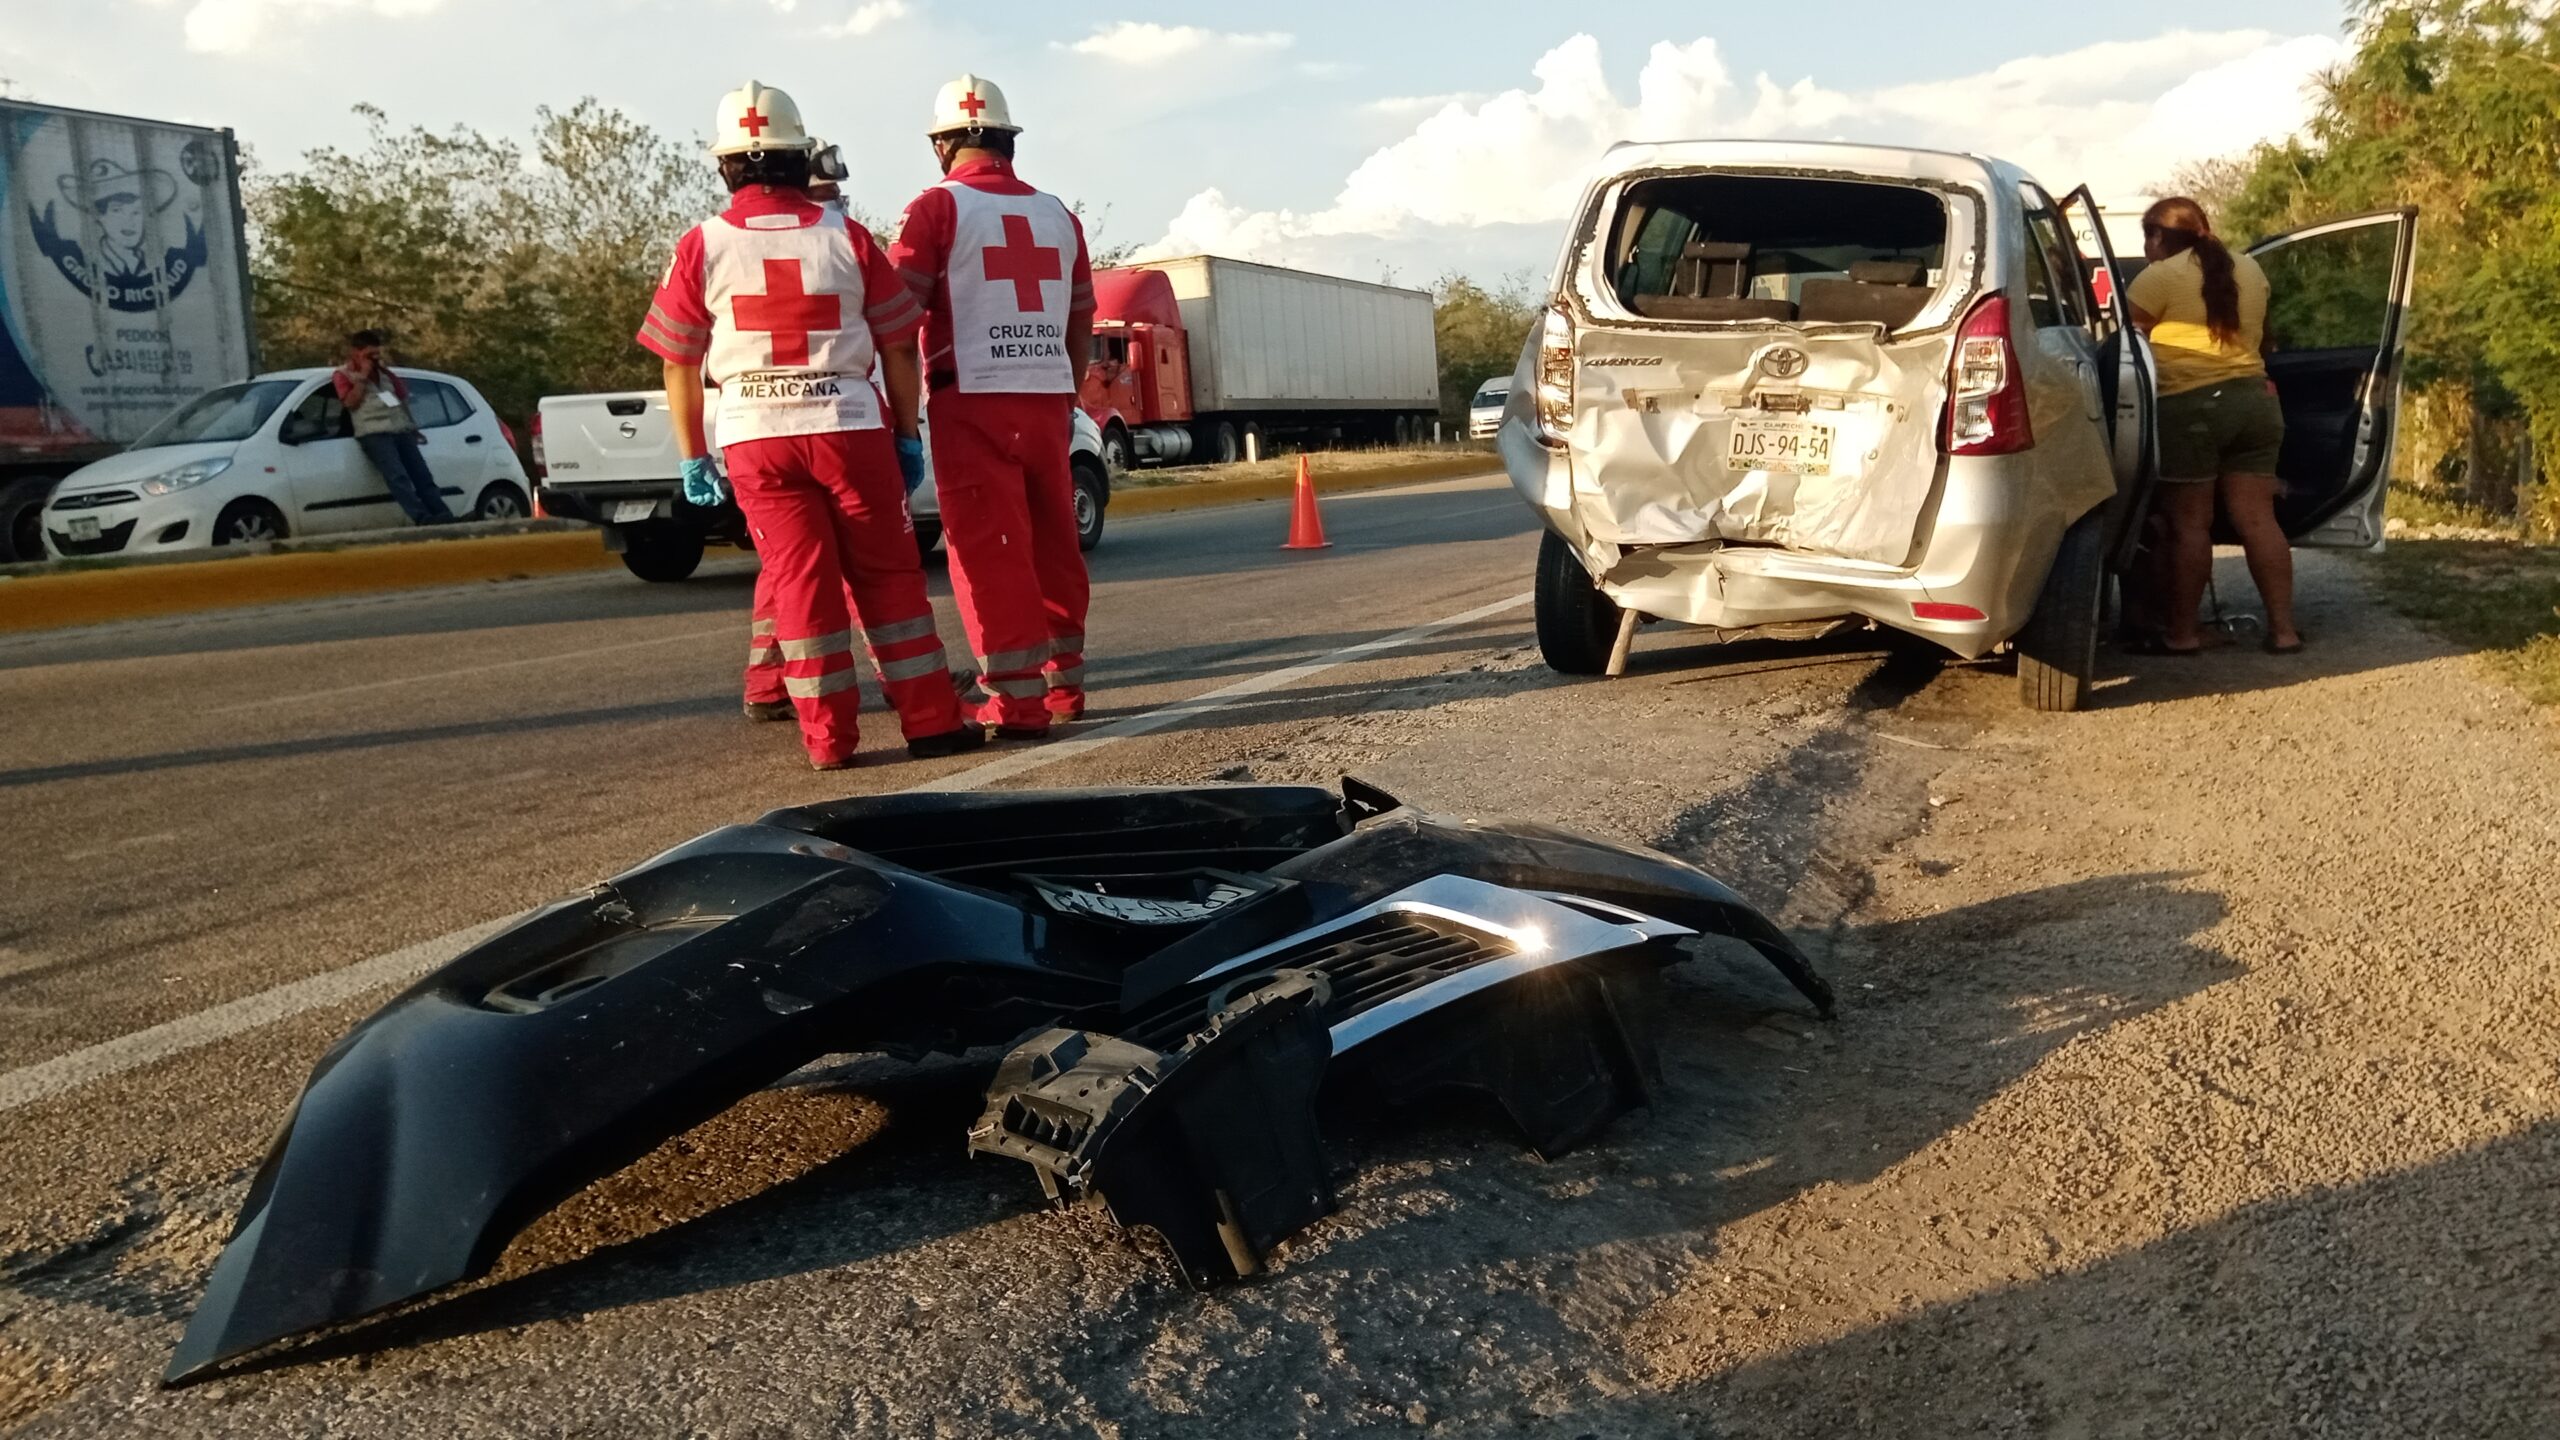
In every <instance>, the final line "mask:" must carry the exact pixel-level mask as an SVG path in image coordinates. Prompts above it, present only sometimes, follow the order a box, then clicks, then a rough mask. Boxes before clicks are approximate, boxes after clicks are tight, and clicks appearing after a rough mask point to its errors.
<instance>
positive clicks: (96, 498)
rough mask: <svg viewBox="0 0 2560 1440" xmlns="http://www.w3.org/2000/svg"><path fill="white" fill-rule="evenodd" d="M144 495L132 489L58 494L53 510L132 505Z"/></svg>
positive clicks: (93, 508) (49, 507) (52, 505)
mask: <svg viewBox="0 0 2560 1440" xmlns="http://www.w3.org/2000/svg"><path fill="white" fill-rule="evenodd" d="M141 498H142V497H141V496H139V495H137V494H135V493H134V492H132V491H130V490H91V491H88V492H86V493H84V494H79V495H57V496H55V497H54V500H53V504H51V505H50V506H48V507H46V508H48V509H52V510H95V509H98V508H99V507H101V506H105V505H130V504H132V503H133V502H134V501H136V500H139V499H141Z"/></svg>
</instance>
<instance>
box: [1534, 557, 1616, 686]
mask: <svg viewBox="0 0 2560 1440" xmlns="http://www.w3.org/2000/svg"><path fill="white" fill-rule="evenodd" d="M1621 613H1623V612H1621V611H1620V609H1619V608H1618V602H1617V601H1615V600H1612V599H1610V598H1609V597H1608V596H1606V595H1603V594H1601V593H1600V587H1599V586H1598V585H1597V584H1595V583H1594V582H1593V581H1592V579H1591V572H1590V571H1588V570H1585V569H1583V568H1582V557H1581V556H1579V555H1576V554H1574V553H1573V547H1572V546H1570V545H1567V544H1566V543H1564V541H1563V540H1562V539H1561V538H1560V537H1558V536H1557V535H1556V533H1555V532H1554V531H1552V530H1550V531H1548V532H1547V533H1546V534H1545V535H1544V536H1542V537H1540V539H1539V541H1538V583H1537V617H1538V654H1539V656H1540V657H1541V658H1543V659H1544V660H1545V661H1546V662H1547V668H1548V669H1550V670H1553V671H1555V672H1556V673H1557V674H1559V675H1598V674H1600V673H1602V672H1603V671H1605V670H1607V669H1608V668H1609V650H1610V647H1612V646H1614V645H1615V644H1617V643H1618V617H1619V615H1620V614H1621Z"/></svg>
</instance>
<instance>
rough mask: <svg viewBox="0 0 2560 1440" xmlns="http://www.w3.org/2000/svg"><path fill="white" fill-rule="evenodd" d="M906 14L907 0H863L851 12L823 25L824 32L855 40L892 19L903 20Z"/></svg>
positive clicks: (839, 38) (833, 36) (834, 36)
mask: <svg viewBox="0 0 2560 1440" xmlns="http://www.w3.org/2000/svg"><path fill="white" fill-rule="evenodd" d="M907 14H908V11H907V0H864V3H862V4H860V5H857V6H855V7H854V10H853V13H852V14H850V15H847V16H846V17H844V18H843V19H842V20H839V21H837V22H836V23H835V24H833V25H829V26H827V27H825V31H824V33H825V34H827V35H828V36H830V37H832V38H834V39H838V40H855V39H859V38H861V37H862V36H865V35H868V34H870V33H871V32H872V31H874V30H877V29H879V28H880V27H881V26H883V25H886V24H888V23H889V22H890V21H892V20H904V19H906V18H907Z"/></svg>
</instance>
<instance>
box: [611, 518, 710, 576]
mask: <svg viewBox="0 0 2560 1440" xmlns="http://www.w3.org/2000/svg"><path fill="white" fill-rule="evenodd" d="M622 538H623V549H622V568H623V569H625V570H628V571H630V572H631V573H632V574H634V575H637V576H639V577H640V578H641V579H643V580H646V581H648V582H649V583H650V584H652V585H671V584H674V583H675V582H676V581H678V580H684V579H688V578H690V577H691V576H692V574H693V572H694V571H695V570H696V569H698V568H699V567H700V566H701V564H702V537H701V536H700V535H697V534H695V533H694V532H692V531H690V530H684V529H679V528H677V527H676V526H674V525H671V524H668V523H666V522H664V521H661V522H659V523H657V524H653V525H635V526H633V527H632V528H630V529H628V530H625V531H624V532H622Z"/></svg>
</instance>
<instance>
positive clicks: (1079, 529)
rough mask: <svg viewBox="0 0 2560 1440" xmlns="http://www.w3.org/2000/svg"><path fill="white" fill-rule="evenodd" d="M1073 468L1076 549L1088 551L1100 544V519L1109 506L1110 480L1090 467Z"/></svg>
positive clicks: (1082, 465) (1085, 465) (1081, 464)
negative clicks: (1074, 480)
mask: <svg viewBox="0 0 2560 1440" xmlns="http://www.w3.org/2000/svg"><path fill="white" fill-rule="evenodd" d="M1075 468H1076V548H1077V549H1079V550H1090V549H1092V548H1093V547H1094V546H1096V545H1099V544H1101V543H1102V517H1103V511H1105V510H1106V509H1108V508H1109V507H1110V504H1111V480H1110V477H1109V476H1107V475H1105V474H1103V473H1102V472H1101V471H1100V470H1099V469H1098V468H1096V467H1094V466H1092V465H1089V464H1083V463H1079V464H1078V465H1077V466H1076V467H1075Z"/></svg>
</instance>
